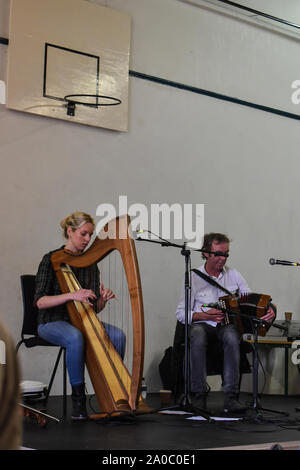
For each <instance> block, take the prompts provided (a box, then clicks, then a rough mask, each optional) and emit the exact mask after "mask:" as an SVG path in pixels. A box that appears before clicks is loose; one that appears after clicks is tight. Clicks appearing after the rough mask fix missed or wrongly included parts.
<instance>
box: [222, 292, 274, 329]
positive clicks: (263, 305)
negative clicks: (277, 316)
mask: <svg viewBox="0 0 300 470" xmlns="http://www.w3.org/2000/svg"><path fill="white" fill-rule="evenodd" d="M271 300H272V299H271V297H270V296H269V295H266V294H257V293H255V292H251V293H246V294H242V295H240V296H238V295H235V294H232V295H225V296H223V297H220V298H219V302H220V304H221V307H222V308H224V310H227V312H226V313H225V318H224V323H225V324H234V325H235V326H236V328H237V330H238V331H239V332H240V333H241V334H244V333H254V328H253V318H258V319H260V318H261V317H263V316H264V315H265V314H266V313H267V310H268V308H269V306H270V305H271ZM270 326H271V323H269V324H266V325H261V326H260V327H259V330H258V334H259V336H265V335H266V333H267V331H268V329H269V328H270Z"/></svg>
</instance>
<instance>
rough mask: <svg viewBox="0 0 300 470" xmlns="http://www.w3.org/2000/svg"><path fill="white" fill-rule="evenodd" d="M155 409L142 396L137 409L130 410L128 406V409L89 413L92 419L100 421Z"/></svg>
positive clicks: (150, 411)
mask: <svg viewBox="0 0 300 470" xmlns="http://www.w3.org/2000/svg"><path fill="white" fill-rule="evenodd" d="M155 411H156V410H154V409H153V408H150V407H149V406H148V405H147V403H146V402H145V401H144V400H143V399H142V398H140V399H139V402H138V406H137V408H136V410H130V409H128V408H127V409H125V408H124V409H123V410H122V409H118V410H114V411H112V412H111V413H105V412H102V413H94V414H91V415H89V419H90V420H92V421H98V420H100V419H107V418H117V417H118V416H126V415H128V416H138V415H142V414H147V413H154V412H155Z"/></svg>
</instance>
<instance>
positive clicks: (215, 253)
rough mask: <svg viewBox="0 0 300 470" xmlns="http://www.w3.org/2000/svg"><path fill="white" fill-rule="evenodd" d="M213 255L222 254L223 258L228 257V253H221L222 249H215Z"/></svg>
mask: <svg viewBox="0 0 300 470" xmlns="http://www.w3.org/2000/svg"><path fill="white" fill-rule="evenodd" d="M214 256H223V257H224V258H228V256H229V253H223V251H215V252H214Z"/></svg>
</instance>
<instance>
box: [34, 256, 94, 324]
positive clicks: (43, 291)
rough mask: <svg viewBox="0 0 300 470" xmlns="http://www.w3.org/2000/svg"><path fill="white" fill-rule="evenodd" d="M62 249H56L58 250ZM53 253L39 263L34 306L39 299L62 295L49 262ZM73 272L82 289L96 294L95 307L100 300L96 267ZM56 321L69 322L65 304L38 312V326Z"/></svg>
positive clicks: (74, 269)
mask: <svg viewBox="0 0 300 470" xmlns="http://www.w3.org/2000/svg"><path fill="white" fill-rule="evenodd" d="M62 248H63V247H61V248H58V250H61V249H62ZM58 250H54V251H58ZM54 251H50V252H49V253H47V254H46V255H45V256H44V257H43V259H42V261H41V262H40V265H39V268H38V271H37V274H36V279H35V295H34V305H36V303H37V301H38V300H39V299H40V298H41V297H44V296H48V295H60V294H61V293H62V291H61V289H60V286H59V283H58V280H57V277H56V274H55V272H54V269H53V267H52V262H51V255H52V253H54ZM73 272H74V274H75V276H76V278H77V280H78V281H79V284H80V285H81V287H82V288H83V289H91V290H92V291H93V292H94V293H95V294H96V296H97V300H95V307H96V302H97V301H98V299H99V298H100V273H99V269H98V266H97V265H96V264H94V265H92V266H89V267H87V268H78V269H76V268H73ZM57 320H64V321H68V322H69V321H70V318H69V314H68V309H67V306H66V304H63V305H58V306H57V307H53V308H51V309H42V310H39V311H38V319H37V321H38V325H40V324H42V323H48V322H52V321H57Z"/></svg>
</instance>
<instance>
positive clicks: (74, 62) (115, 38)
mask: <svg viewBox="0 0 300 470" xmlns="http://www.w3.org/2000/svg"><path fill="white" fill-rule="evenodd" d="M24 18H26V21H24ZM129 54H130V17H129V15H127V14H126V13H122V12H119V11H116V10H113V9H111V8H106V7H103V6H100V5H96V4H92V3H90V2H87V1H84V0H43V1H42V2H41V1H40V0H11V16H10V32H9V48H8V79H7V107H8V108H11V109H15V110H19V111H24V112H28V113H33V114H39V115H42V116H47V117H54V118H58V119H64V120H67V121H71V122H78V123H81V124H87V125H91V126H97V127H104V128H108V129H114V130H119V131H127V130H128V78H129ZM66 95H80V96H78V97H77V98H76V100H75V98H74V100H75V101H78V102H80V103H83V104H76V112H74V113H73V114H72V113H69V112H68V108H67V101H65V99H64V97H65V96H66ZM81 95H92V96H90V97H83V96H81ZM94 95H97V96H98V98H93V96H94ZM101 97H105V98H101ZM85 104H90V106H86V105H85ZM91 104H92V105H91ZM102 105H103V106H102Z"/></svg>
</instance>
